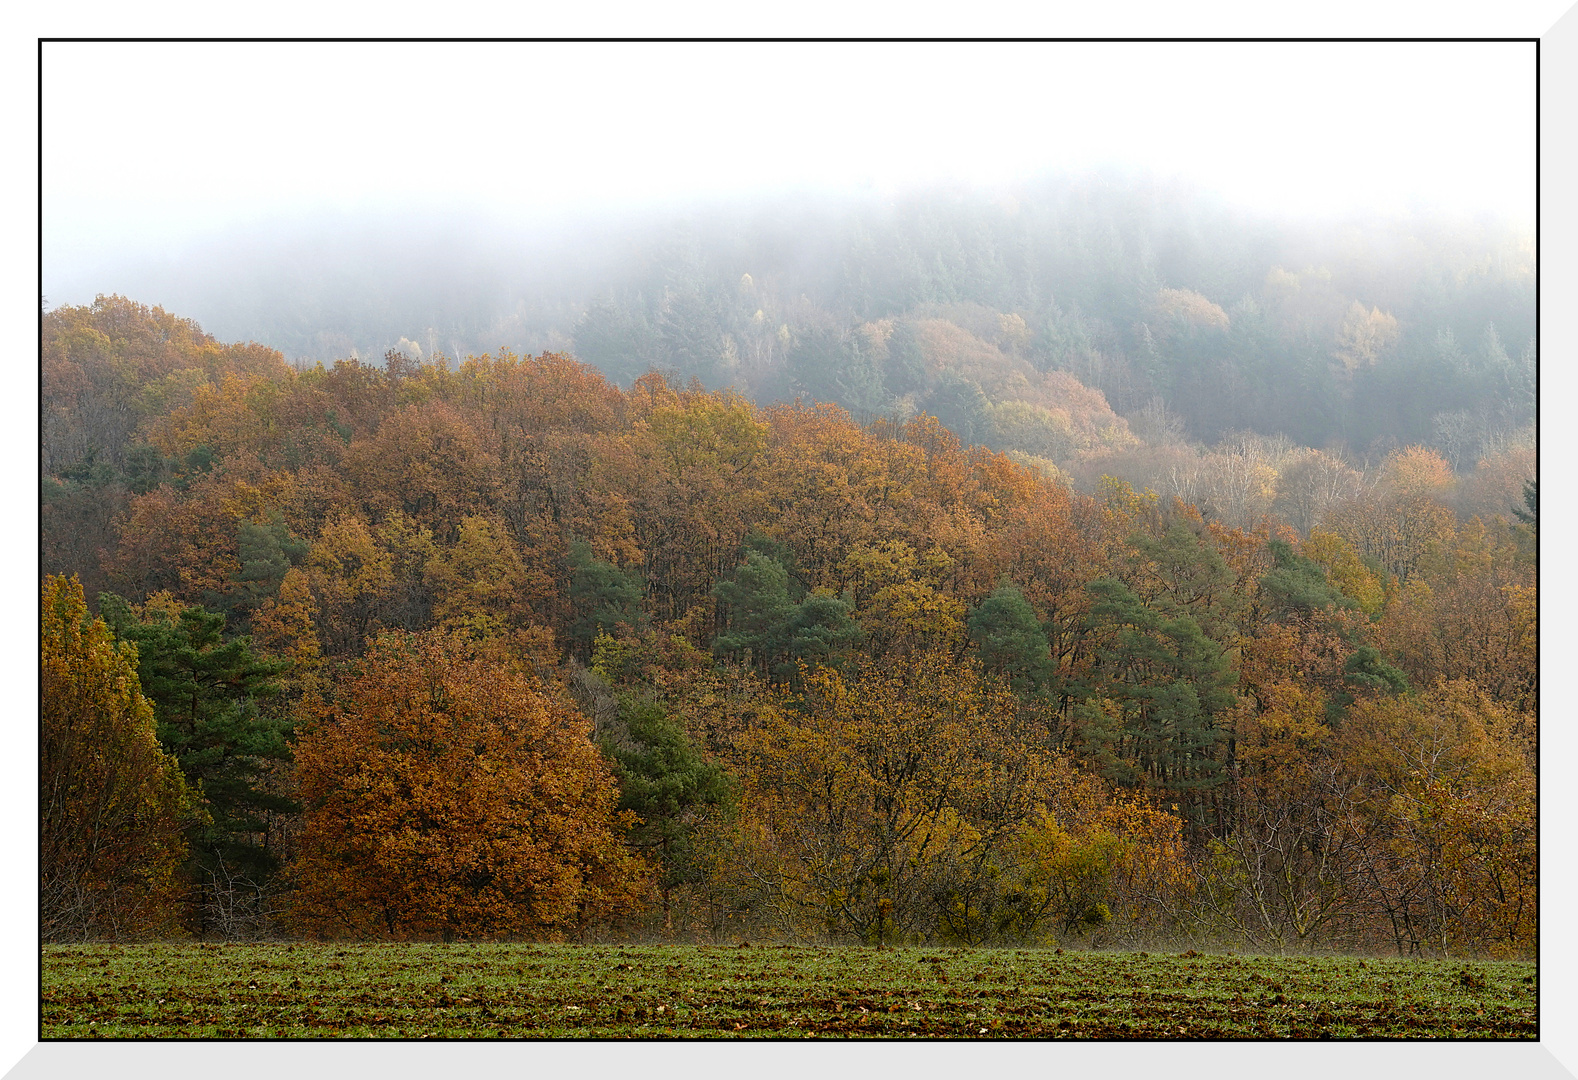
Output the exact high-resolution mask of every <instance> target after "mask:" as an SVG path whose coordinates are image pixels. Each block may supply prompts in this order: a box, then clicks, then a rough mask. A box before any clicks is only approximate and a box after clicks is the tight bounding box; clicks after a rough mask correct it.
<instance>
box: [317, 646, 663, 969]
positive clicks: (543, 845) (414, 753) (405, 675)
mask: <svg viewBox="0 0 1578 1080" xmlns="http://www.w3.org/2000/svg"><path fill="white" fill-rule="evenodd" d="M303 711H304V714H305V716H306V717H307V723H308V724H309V727H308V729H307V731H306V732H305V734H303V735H302V737H301V739H300V740H299V742H298V744H297V776H298V782H299V784H300V789H299V790H300V793H301V797H302V799H303V801H304V802H305V803H306V807H307V809H306V812H305V819H304V824H303V829H302V835H301V841H300V845H301V848H300V850H301V855H300V858H299V860H298V862H297V864H296V871H295V872H296V876H297V889H298V892H297V901H296V904H295V907H294V911H295V918H296V919H297V920H298V921H299V922H300V923H301V925H302V926H303V927H305V928H308V929H310V930H314V931H318V932H323V933H331V934H344V933H350V934H358V935H364V934H368V933H387V934H389V935H391V936H397V937H411V936H421V935H428V934H438V935H442V936H444V937H445V938H446V940H447V939H450V938H453V937H455V936H457V935H460V934H465V935H468V936H470V935H482V936H497V935H520V934H544V933H547V934H556V933H566V932H573V931H575V930H578V929H580V928H581V927H583V926H585V925H586V924H588V923H590V922H594V921H598V920H602V919H606V918H609V917H612V916H617V915H619V914H622V913H624V912H626V911H628V910H630V909H631V908H632V907H633V906H634V903H635V901H636V900H637V899H638V898H639V896H640V893H641V887H642V885H643V870H642V868H641V866H640V865H639V863H637V862H636V860H634V859H633V858H632V857H631V856H630V855H629V854H627V853H626V852H625V851H624V849H623V847H622V845H621V844H620V842H619V840H620V837H619V830H620V829H621V828H622V827H623V826H625V825H627V824H628V822H626V821H624V820H622V819H621V818H620V816H619V815H618V814H617V813H616V810H615V807H616V805H617V803H618V801H619V792H618V789H617V787H616V786H615V785H614V782H613V778H612V776H611V774H610V771H609V768H608V766H607V764H606V763H605V762H604V761H603V759H602V758H601V757H600V756H599V754H598V752H597V748H596V747H595V746H593V745H592V743H591V741H590V740H589V739H588V734H589V731H588V727H587V724H586V722H585V721H584V720H582V719H581V718H580V717H579V716H577V715H576V714H575V712H574V710H573V709H571V708H570V707H569V706H568V705H566V704H565V703H563V702H562V701H558V700H556V699H555V698H554V697H553V696H552V694H551V692H548V691H546V690H545V688H544V687H542V686H541V685H540V684H539V683H538V682H537V680H536V679H535V678H533V677H531V676H529V675H526V674H522V673H520V672H518V671H511V670H509V669H508V668H506V667H504V666H502V665H500V664H498V663H497V662H490V661H489V660H487V659H484V658H481V657H478V656H476V655H474V654H473V653H472V650H470V649H468V648H467V647H466V645H465V644H464V642H463V641H460V640H458V639H454V638H449V637H445V636H443V635H441V634H438V633H433V632H430V633H426V634H421V635H414V636H401V635H393V634H390V635H385V636H384V637H381V638H380V639H379V640H378V641H377V642H376V643H375V644H374V645H373V647H372V648H371V649H370V650H369V651H368V653H367V655H366V656H365V657H364V658H363V659H362V660H361V661H360V662H359V663H357V664H356V665H355V667H354V668H353V670H352V671H351V673H350V674H349V675H348V676H347V678H346V679H345V680H344V681H343V682H342V683H341V684H340V686H339V687H338V689H337V692H336V694H335V697H334V700H333V701H332V702H331V701H324V700H317V701H309V702H308V703H307V704H306V705H305V706H304V710H303Z"/></svg>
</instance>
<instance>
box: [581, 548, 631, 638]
mask: <svg viewBox="0 0 1578 1080" xmlns="http://www.w3.org/2000/svg"><path fill="white" fill-rule="evenodd" d="M643 596H644V590H643V589H642V587H641V578H640V577H639V576H638V575H636V574H634V573H631V572H630V571H628V570H621V569H619V567H617V566H615V565H614V564H613V563H611V562H607V561H605V560H603V559H599V558H596V557H594V556H593V555H592V548H591V545H589V544H587V543H586V542H585V541H581V540H577V541H576V542H574V543H572V544H571V545H570V607H571V608H572V609H573V611H574V613H575V617H574V620H573V621H572V622H571V623H570V629H569V635H568V636H569V638H570V641H571V642H573V643H574V644H575V645H576V647H577V648H579V649H580V650H581V652H582V653H583V654H585V655H590V653H591V649H592V643H593V641H595V640H596V638H597V632H598V631H599V630H602V631H604V632H605V633H612V632H613V630H614V628H615V627H616V626H619V625H620V624H624V625H625V626H628V627H630V628H631V629H632V630H640V629H641V628H642V627H644V626H645V625H646V615H645V613H644V612H643V611H642V609H641V601H642V598H643Z"/></svg>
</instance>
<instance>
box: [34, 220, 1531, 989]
mask: <svg viewBox="0 0 1578 1080" xmlns="http://www.w3.org/2000/svg"><path fill="white" fill-rule="evenodd" d="M1127 198H1129V200H1130V201H1128V202H1122V201H1120V202H1118V203H1101V202H1100V201H1099V200H1096V199H1095V197H1094V196H1093V195H1090V193H1088V192H1087V193H1086V195H1085V196H1078V195H1076V196H1069V197H1068V198H1067V200H1066V201H1065V202H1064V203H1060V204H1058V205H1052V204H1049V203H1046V202H1044V201H1043V202H1037V201H1035V200H1034V199H1030V198H1028V197H1027V199H1026V200H1024V201H1023V203H1022V204H1019V203H1016V204H1014V205H1012V206H1009V205H1005V204H1002V203H980V204H970V205H959V204H956V203H947V202H945V201H944V202H939V201H932V202H918V203H915V204H912V205H908V206H905V207H900V208H899V209H897V210H893V211H891V212H890V213H889V215H888V216H887V217H883V216H881V215H875V216H867V217H865V218H861V217H859V215H855V216H854V217H851V218H849V219H847V220H841V221H838V222H833V223H824V224H823V225H820V226H818V227H817V228H815V229H809V230H807V231H806V232H805V234H804V235H802V236H800V237H799V238H798V239H795V240H793V241H792V242H791V240H789V239H786V238H784V236H782V235H779V234H775V233H772V232H771V229H770V228H769V227H768V226H766V225H762V224H761V223H759V222H758V223H754V224H753V223H750V222H743V223H742V222H735V223H733V224H731V225H729V227H728V229H721V230H719V229H715V230H713V231H706V230H700V231H698V230H697V229H696V228H690V230H689V231H685V230H683V229H682V230H680V231H678V232H676V233H673V234H670V235H668V236H666V237H665V238H659V239H653V238H651V237H648V238H646V239H644V240H643V241H642V243H643V244H645V245H646V246H644V247H642V248H641V250H640V252H639V257H638V258H635V259H634V260H632V261H631V262H630V263H629V267H631V268H628V269H627V270H626V271H622V272H621V274H620V275H605V276H604V277H603V278H599V279H598V280H597V281H596V282H595V283H593V284H588V285H587V286H586V287H585V288H584V289H583V290H582V291H581V292H580V293H579V294H578V295H577V296H575V297H573V298H571V299H570V300H566V301H563V302H562V303H561V302H560V301H559V300H553V301H551V302H550V299H548V298H544V297H538V298H537V299H536V300H532V299H530V298H525V299H519V300H518V301H517V302H515V303H514V305H513V307H509V308H507V309H506V308H501V309H500V312H495V313H493V314H486V313H484V314H481V315H478V314H476V313H475V312H472V313H470V314H465V315H464V316H461V315H456V316H454V318H453V319H452V322H451V323H450V324H444V325H441V326H439V327H437V328H436V329H434V330H433V332H432V335H431V340H424V339H423V335H422V333H421V331H422V330H423V329H424V328H427V327H428V326H429V325H431V324H432V323H435V322H439V321H440V320H441V319H442V318H443V317H445V316H444V313H443V312H438V313H436V314H435V313H433V312H418V313H415V314H414V315H413V317H412V318H411V319H410V320H409V322H408V323H400V322H399V321H398V319H397V318H396V319H394V321H390V319H391V317H389V316H388V315H387V313H384V314H380V315H376V317H375V316H374V315H368V316H367V321H365V322H364V323H362V324H358V329H357V331H356V334H355V335H352V336H344V338H343V340H341V339H337V338H333V337H332V335H330V336H328V337H325V336H322V335H320V336H319V337H318V338H315V339H312V341H310V342H309V341H308V339H307V338H306V337H300V338H299V339H289V341H288V342H287V338H286V337H283V336H280V335H275V337H274V338H273V340H276V341H282V342H287V343H286V346H285V347H286V348H287V349H289V350H290V351H291V358H290V359H289V360H287V357H286V355H285V354H284V353H282V352H280V351H278V350H276V349H275V348H271V347H267V346H264V345H260V344H256V343H238V344H226V343H225V342H223V341H221V340H219V339H218V338H216V337H214V336H211V335H210V334H208V333H205V332H204V331H203V329H201V328H200V327H199V325H198V324H197V323H196V322H194V321H192V320H190V319H187V318H184V317H181V316H179V315H177V314H172V313H170V312H167V311H165V310H163V309H161V308H158V307H151V306H145V305H143V304H141V303H138V302H135V301H133V300H130V299H126V298H124V297H120V296H101V297H99V298H98V299H97V300H96V301H95V302H93V303H91V304H87V305H81V306H71V305H63V306H57V307H54V308H53V309H49V310H46V311H45V313H44V314H43V317H42V354H41V363H42V389H41V395H42V397H41V422H42V449H41V472H42V493H41V513H42V526H41V528H42V533H41V538H40V545H41V548H40V550H41V570H42V623H41V633H42V677H43V684H42V686H43V689H42V719H41V762H40V840H41V874H40V890H41V891H40V918H41V922H42V927H43V935H44V938H45V940H46V941H57V942H69V941H91V940H101V939H109V940H132V939H138V938H155V939H167V938H184V937H194V936H195V937H200V938H203V939H229V940H263V939H271V938H279V937H294V938H328V939H340V940H343V939H357V940H366V939H393V940H442V941H446V942H447V941H454V940H583V941H615V940H631V941H634V940H641V941H650V940H672V941H680V942H731V941H736V940H751V939H755V940H769V939H771V940H782V941H788V942H801V943H806V942H813V943H866V944H877V945H882V944H919V943H952V944H957V945H985V944H1048V945H1053V944H1059V943H1061V944H1070V945H1083V946H1112V947H1131V948H1140V947H1144V946H1146V945H1149V944H1152V943H1158V942H1160V943H1190V944H1193V945H1200V946H1202V947H1204V946H1229V947H1235V948H1244V949H1247V950H1254V951H1257V952H1278V951H1293V952H1301V951H1325V950H1333V951H1347V952H1357V953H1365V954H1371V955H1377V954H1381V955H1397V956H1425V957H1439V956H1460V955H1473V956H1487V957H1500V958H1524V957H1528V956H1531V955H1533V953H1534V952H1535V950H1536V948H1537V945H1538V933H1537V931H1538V914H1539V912H1538V909H1537V906H1536V896H1537V885H1538V881H1537V877H1536V865H1537V860H1536V847H1535V841H1536V816H1535V799H1536V782H1537V772H1536V763H1537V758H1536V749H1537V728H1538V725H1537V702H1538V693H1539V683H1538V669H1537V663H1536V652H1537V640H1536V610H1537V562H1536V555H1537V530H1538V500H1537V494H1538V486H1537V480H1536V458H1535V444H1534V438H1533V428H1532V424H1533V389H1534V387H1533V379H1534V365H1535V354H1534V347H1533V344H1532V341H1531V340H1530V339H1531V338H1532V325H1533V322H1532V296H1533V292H1532V273H1531V269H1530V268H1531V266H1532V257H1531V256H1530V255H1529V253H1528V251H1526V250H1524V249H1521V248H1519V246H1518V245H1517V244H1516V243H1512V242H1505V241H1504V240H1503V239H1502V238H1499V237H1498V236H1492V235H1490V234H1489V233H1480V234H1474V235H1467V234H1463V233H1451V234H1450V235H1449V234H1448V233H1447V232H1445V231H1438V232H1435V233H1431V232H1429V231H1428V230H1421V231H1417V232H1416V233H1414V234H1410V235H1408V236H1406V237H1405V236H1404V235H1403V232H1402V231H1401V230H1399V231H1397V232H1396V233H1389V234H1386V235H1379V234H1360V233H1357V232H1355V233H1352V234H1349V235H1342V236H1332V237H1326V238H1320V237H1315V236H1312V235H1300V236H1292V237H1291V238H1290V235H1285V234H1272V233H1271V232H1269V231H1266V232H1262V233H1254V232H1252V231H1251V232H1244V231H1243V230H1237V231H1235V229H1234V228H1230V227H1228V225H1226V224H1224V223H1223V222H1221V221H1219V220H1217V219H1215V218H1210V217H1209V216H1206V217H1201V218H1197V219H1191V220H1189V221H1187V222H1186V223H1185V225H1181V226H1180V225H1177V221H1178V220H1179V219H1178V218H1177V217H1176V216H1168V217H1166V218H1165V220H1164V218H1163V217H1161V216H1155V217H1152V218H1149V219H1147V218H1146V217H1145V216H1144V215H1143V214H1142V213H1141V212H1140V210H1139V209H1136V207H1140V208H1141V209H1143V200H1142V199H1141V198H1140V195H1137V194H1134V193H1131V194H1130V195H1129V196H1127ZM1137 200H1138V201H1137ZM730 229H732V230H733V231H729V230H730ZM753 230H755V231H753ZM775 236H777V240H776V241H775V240H774V237H775ZM1225 236H1234V237H1240V239H1238V240H1235V241H1233V242H1231V243H1229V242H1228V241H1226V240H1221V239H1220V238H1221V237H1225ZM1243 237H1247V239H1244V238H1243ZM1213 238H1215V239H1213ZM648 241H650V243H648ZM775 244H776V246H775ZM588 280H590V279H588ZM359 310H363V309H359ZM365 310H371V309H365ZM501 312H502V313H501ZM347 318H349V316H347ZM468 320H469V321H468ZM268 331H269V328H268V327H266V326H264V327H260V328H258V329H257V333H256V335H255V336H258V337H260V338H263V337H267V336H268ZM490 334H492V335H494V341H495V342H496V341H498V340H506V339H508V340H514V341H516V342H517V343H518V345H517V347H519V345H520V344H527V345H531V346H533V349H532V352H531V353H527V352H526V351H525V350H524V349H522V350H521V354H520V355H517V353H516V352H515V351H511V349H508V348H498V347H496V344H493V343H486V341H485V339H486V337H487V335H490ZM380 335H381V336H380ZM452 339H453V340H459V341H461V342H464V343H466V355H465V357H464V358H463V359H461V358H457V357H455V356H451V355H448V354H446V352H445V349H446V347H447V346H446V345H444V344H443V343H444V342H446V341H447V340H452ZM353 341H361V342H362V343H363V344H362V346H361V347H360V348H357V349H356V352H357V354H358V355H359V354H360V353H361V352H363V351H368V352H370V351H371V350H370V348H369V347H368V346H367V345H366V343H367V342H375V343H378V344H379V345H381V347H382V348H383V352H382V353H381V354H379V355H377V358H376V359H371V358H358V356H356V355H352V347H351V346H352V344H353ZM326 342H327V344H325V343H326ZM320 346H321V347H322V348H325V349H329V350H330V351H331V352H332V351H335V350H339V351H340V355H338V356H323V357H315V356H312V355H310V354H311V353H312V352H313V350H314V349H316V348H319V347H320ZM472 348H475V350H476V351H471V349H472ZM451 351H454V350H451ZM1180 947H1182V944H1180Z"/></svg>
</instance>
